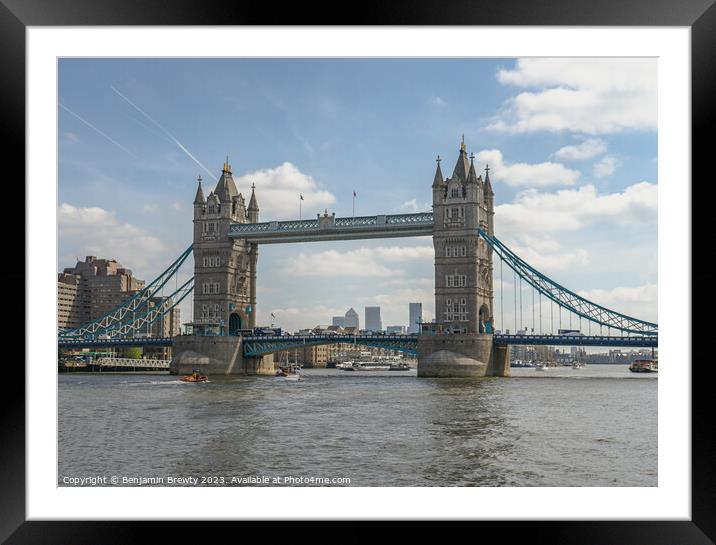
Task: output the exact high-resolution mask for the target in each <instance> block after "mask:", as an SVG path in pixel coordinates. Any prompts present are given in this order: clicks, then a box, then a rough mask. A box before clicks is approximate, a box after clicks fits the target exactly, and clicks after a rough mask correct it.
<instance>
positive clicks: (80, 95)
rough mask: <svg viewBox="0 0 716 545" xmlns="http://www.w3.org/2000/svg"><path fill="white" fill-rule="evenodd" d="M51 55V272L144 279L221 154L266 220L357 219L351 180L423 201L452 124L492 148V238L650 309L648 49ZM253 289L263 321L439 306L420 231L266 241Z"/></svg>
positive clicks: (168, 251) (593, 289) (652, 66)
mask: <svg viewBox="0 0 716 545" xmlns="http://www.w3.org/2000/svg"><path fill="white" fill-rule="evenodd" d="M59 67H60V69H59V89H58V93H59V102H60V105H61V106H60V108H59V110H58V119H59V134H58V139H59V194H58V199H59V200H58V219H59V254H58V255H59V263H58V267H59V269H62V268H63V267H66V266H71V265H73V264H74V262H75V260H76V258H77V257H80V258H82V257H83V256H85V255H90V254H92V255H99V256H102V257H114V258H117V259H118V260H120V261H121V262H122V263H123V264H124V265H125V266H127V267H129V268H131V269H133V270H134V272H135V275H136V276H138V277H139V278H142V279H145V280H150V279H152V278H153V276H154V275H156V274H157V273H158V272H160V271H161V270H162V269H163V268H164V266H166V264H168V263H169V262H170V261H171V260H172V259H173V257H174V256H176V255H178V254H179V253H180V252H181V250H183V249H184V248H185V247H186V246H188V244H189V243H190V242H191V228H192V223H191V218H192V209H191V203H192V201H193V197H194V193H195V191H196V177H197V176H198V175H201V176H202V178H204V180H205V182H204V185H205V187H208V186H213V185H215V183H216V179H217V178H218V176H219V171H220V169H221V165H222V164H223V161H224V156H225V155H227V154H228V155H229V159H230V163H231V164H232V166H233V171H234V175H235V177H236V178H238V181H239V191H241V192H243V193H244V194H245V195H246V194H247V193H248V192H249V186H250V184H251V183H255V184H256V195H257V198H258V202H259V207H260V208H261V219H263V220H267V219H291V218H295V217H297V216H298V213H299V210H298V194H299V193H302V194H303V195H304V199H305V200H304V201H303V209H302V214H303V217H308V216H312V215H315V214H316V213H317V212H319V211H320V212H322V211H323V210H324V209H325V208H327V209H328V210H329V211H330V212H336V214H337V215H339V216H340V215H350V214H351V205H352V198H351V196H352V192H353V191H354V190H355V191H356V192H357V193H358V198H357V199H356V214H376V213H391V212H399V211H420V210H429V204H430V199H431V190H430V186H431V183H432V179H433V175H434V172H435V157H436V155H437V154H440V156H441V157H443V158H444V161H443V163H442V169H443V174H445V175H446V176H449V175H450V174H451V173H452V168H453V166H454V163H455V159H456V157H457V153H458V149H459V142H460V138H461V135H462V134H463V133H464V135H465V142H466V144H467V147H468V150H469V151H471V152H474V153H475V155H476V157H477V159H476V164H477V166H478V167H479V168H484V165H485V163H486V162H489V163H490V167H491V177H492V179H493V181H494V189H495V201H496V206H497V213H496V217H495V226H496V227H495V229H496V234H497V236H498V237H499V238H502V239H503V240H504V241H505V242H506V243H508V245H510V246H511V247H512V248H513V249H514V250H515V251H517V253H518V254H520V255H522V256H523V257H524V258H525V259H526V260H527V261H528V262H530V263H532V264H533V265H534V266H536V267H537V268H538V269H540V270H543V272H545V273H547V274H548V275H550V276H551V277H553V278H554V279H555V280H557V281H559V282H560V283H561V284H563V285H565V286H567V287H570V288H572V289H574V290H577V291H580V292H582V293H584V294H585V295H587V296H589V297H591V298H592V299H594V300H595V301H596V302H600V303H602V304H605V305H606V306H610V307H614V308H615V309H616V310H621V311H623V312H627V313H632V314H634V315H636V316H637V317H641V318H644V319H650V320H654V321H656V318H657V316H656V309H657V304H656V303H657V301H656V286H657V261H656V249H657V210H656V193H657V192H656V188H657V130H656V129H657V126H656V121H657V120H656V98H657V97H656V61H654V60H649V59H522V60H514V59H495V60H486V59H293V60H288V59H62V60H60V64H59ZM212 178H213V180H212ZM187 273H189V271H187ZM496 278H497V274H496ZM506 280H507V275H506V277H505V281H503V284H505V285H506V286H507V288H508V289H511V284H509V283H508V282H507V281H506ZM258 284H259V301H258V311H259V320H260V321H267V320H268V314H269V312H274V314H276V316H277V322H278V323H279V324H280V325H283V326H284V327H287V328H289V329H293V328H297V327H309V326H313V325H315V324H317V323H329V321H330V317H331V316H332V315H334V314H338V313H341V314H342V313H344V312H345V310H347V309H348V308H349V307H351V306H352V307H354V308H355V309H356V310H357V311H358V313H359V315H360V316H361V322H362V321H363V319H364V306H366V305H375V304H378V305H380V306H381V307H382V308H383V316H382V317H383V324H384V325H393V324H406V323H407V319H408V303H409V302H412V301H422V302H423V306H424V309H425V314H426V316H431V315H432V313H433V287H432V285H433V271H432V251H431V243H430V240H429V239H425V238H416V239H394V240H381V241H352V242H340V243H337V242H331V243H320V244H310V245H309V244H297V245H282V246H270V247H269V246H266V247H263V248H262V250H261V255H260V258H259V282H258ZM297 287H300V289H297ZM509 297H512V295H511V292H508V291H506V292H505V301H506V303H505V307H506V308H505V313H504V316H503V319H504V320H505V321H507V322H508V325H509V323H512V321H513V320H514V316H513V315H512V313H511V312H508V311H507V307H508V306H510V305H508V304H507V300H508V299H509ZM509 300H510V301H511V299H509ZM496 306H497V305H496ZM183 312H185V314H184V317H185V318H187V319H188V317H189V316H188V315H189V309H188V306H185V307H184V310H183ZM498 325H499V319H498ZM527 325H529V324H527Z"/></svg>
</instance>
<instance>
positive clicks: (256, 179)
mask: <svg viewBox="0 0 716 545" xmlns="http://www.w3.org/2000/svg"><path fill="white" fill-rule="evenodd" d="M236 182H237V184H238V187H239V191H241V192H242V193H243V194H244V196H245V197H246V201H247V203H248V198H249V196H250V195H251V189H250V187H251V184H252V183H254V184H256V199H257V202H258V205H259V209H260V219H261V220H272V219H279V220H288V219H294V218H295V219H297V218H298V212H299V206H298V205H299V195H303V202H302V210H303V214H302V215H303V217H304V218H310V217H314V218H315V214H316V213H318V212H323V209H324V208H326V207H328V206H329V205H331V204H333V203H335V202H336V198H335V197H334V196H333V195H332V194H331V193H330V192H329V191H326V190H323V189H321V188H320V187H319V185H318V183H317V182H316V181H315V180H314V179H313V177H312V176H310V175H308V174H304V173H302V172H301V171H300V170H298V168H297V167H296V166H295V165H293V164H292V163H289V162H284V163H282V164H281V165H279V166H277V167H276V168H268V169H261V170H257V171H254V172H249V173H247V174H244V175H243V176H240V177H238V178H237V179H236Z"/></svg>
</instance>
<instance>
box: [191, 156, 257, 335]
mask: <svg viewBox="0 0 716 545" xmlns="http://www.w3.org/2000/svg"><path fill="white" fill-rule="evenodd" d="M258 218H259V207H258V205H257V203H256V195H255V193H254V188H253V186H252V188H251V199H250V201H249V205H248V208H247V207H246V204H245V201H244V197H243V195H241V193H239V192H238V191H237V189H236V184H235V183H234V178H233V175H232V172H231V165H230V164H229V161H228V158H227V160H226V162H225V163H224V167H223V169H222V171H221V177H220V178H219V181H218V183H217V184H216V188H214V190H213V191H211V192H210V193H209V195H208V197H206V199H205V198H204V193H203V190H202V187H201V177H200V178H199V186H198V188H197V190H196V197H195V198H194V320H193V327H194V331H195V332H196V333H198V334H203V333H212V332H215V333H223V334H224V335H235V334H236V330H238V329H246V328H251V327H254V326H255V325H256V264H257V258H258V246H257V245H256V244H252V243H248V242H246V241H245V240H242V239H237V238H229V227H230V225H231V224H232V223H255V222H257V221H258Z"/></svg>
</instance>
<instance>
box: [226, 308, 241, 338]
mask: <svg viewBox="0 0 716 545" xmlns="http://www.w3.org/2000/svg"><path fill="white" fill-rule="evenodd" d="M242 323H243V320H242V319H241V315H240V314H239V313H237V312H232V313H231V315H230V316H229V335H236V331H237V330H238V329H241V325H242Z"/></svg>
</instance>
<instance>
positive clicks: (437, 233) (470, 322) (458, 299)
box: [433, 141, 495, 333]
mask: <svg viewBox="0 0 716 545" xmlns="http://www.w3.org/2000/svg"><path fill="white" fill-rule="evenodd" d="M486 171H487V172H486V174H485V179H484V180H483V179H482V176H481V175H480V176H477V174H476V173H475V165H474V155H470V158H469V160H468V156H467V151H466V150H465V142H464V141H463V142H462V143H461V144H460V154H459V156H458V158H457V163H456V164H455V168H454V169H453V173H452V176H451V177H450V178H448V179H443V176H442V172H441V170H440V160H439V158H438V166H437V169H436V171H435V179H434V180H433V218H434V220H433V221H434V222H435V223H434V226H433V246H434V247H435V317H436V322H437V323H438V324H440V325H441V327H442V329H443V330H447V331H449V332H452V333H492V324H493V323H494V319H493V313H492V309H493V291H492V251H491V249H490V247H489V246H488V245H487V243H486V242H485V241H484V240H483V239H482V238H480V236H479V235H478V234H477V229H478V228H479V229H482V230H483V231H486V232H487V233H488V234H492V230H493V216H494V213H495V212H494V194H493V192H492V186H491V184H490V176H489V168H488V169H486Z"/></svg>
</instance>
